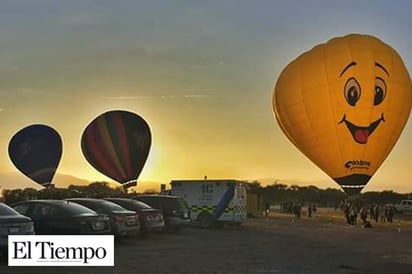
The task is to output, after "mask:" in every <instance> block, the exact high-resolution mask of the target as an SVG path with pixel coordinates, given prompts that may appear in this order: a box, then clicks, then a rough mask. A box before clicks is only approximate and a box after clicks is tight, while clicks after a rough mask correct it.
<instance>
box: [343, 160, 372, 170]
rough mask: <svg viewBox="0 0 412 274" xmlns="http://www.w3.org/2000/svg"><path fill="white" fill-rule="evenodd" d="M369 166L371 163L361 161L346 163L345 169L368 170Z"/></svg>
mask: <svg viewBox="0 0 412 274" xmlns="http://www.w3.org/2000/svg"><path fill="white" fill-rule="evenodd" d="M370 165H371V162H368V161H363V160H354V161H347V162H346V163H345V167H346V168H349V169H353V168H363V169H368V168H369V166H370Z"/></svg>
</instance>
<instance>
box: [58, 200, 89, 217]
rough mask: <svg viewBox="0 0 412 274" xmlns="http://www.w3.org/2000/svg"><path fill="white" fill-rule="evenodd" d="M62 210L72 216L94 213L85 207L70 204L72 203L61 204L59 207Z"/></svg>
mask: <svg viewBox="0 0 412 274" xmlns="http://www.w3.org/2000/svg"><path fill="white" fill-rule="evenodd" d="M60 206H61V207H62V208H63V209H64V210H66V211H67V212H70V213H71V214H73V215H77V214H85V213H89V214H90V213H95V212H94V211H93V210H91V209H90V208H87V207H85V206H82V205H79V204H76V203H72V202H67V203H62V204H61V205H60Z"/></svg>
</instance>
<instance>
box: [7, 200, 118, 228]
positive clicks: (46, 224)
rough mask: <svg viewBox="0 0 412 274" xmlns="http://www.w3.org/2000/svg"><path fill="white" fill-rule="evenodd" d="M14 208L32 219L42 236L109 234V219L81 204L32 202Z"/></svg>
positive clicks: (19, 203)
mask: <svg viewBox="0 0 412 274" xmlns="http://www.w3.org/2000/svg"><path fill="white" fill-rule="evenodd" d="M12 207H13V208H14V209H15V210H16V211H17V212H19V213H20V214H23V215H26V216H28V217H30V218H31V219H32V220H33V222H34V230H35V232H36V234H40V235H60V234H62V235H81V234H108V233H109V232H110V224H109V219H108V218H107V216H106V215H103V214H97V213H96V212H94V211H93V210H90V209H89V208H87V207H84V206H81V205H79V204H76V203H73V202H69V201H64V200H30V201H23V202H18V203H15V204H13V205H12Z"/></svg>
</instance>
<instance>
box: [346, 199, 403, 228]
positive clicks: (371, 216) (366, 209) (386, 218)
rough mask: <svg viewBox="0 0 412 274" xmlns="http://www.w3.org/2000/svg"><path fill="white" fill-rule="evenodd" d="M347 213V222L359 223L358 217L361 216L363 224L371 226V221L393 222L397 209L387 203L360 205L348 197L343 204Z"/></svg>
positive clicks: (351, 223)
mask: <svg viewBox="0 0 412 274" xmlns="http://www.w3.org/2000/svg"><path fill="white" fill-rule="evenodd" d="M342 209H343V212H344V214H345V218H346V222H347V223H348V224H350V225H356V224H357V218H358V216H359V217H360V219H361V221H362V225H363V226H365V227H371V226H372V225H371V221H374V222H375V223H378V222H381V223H385V222H389V223H392V222H393V217H394V216H395V214H396V209H395V207H394V206H393V205H391V204H386V205H377V204H372V205H358V204H357V203H355V202H354V201H353V200H351V199H347V200H346V202H345V203H344V205H343V206H342Z"/></svg>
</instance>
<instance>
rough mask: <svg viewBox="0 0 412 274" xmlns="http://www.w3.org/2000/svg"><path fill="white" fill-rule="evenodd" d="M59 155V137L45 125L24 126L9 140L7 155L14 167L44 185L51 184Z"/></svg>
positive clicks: (60, 147) (60, 151) (60, 141)
mask: <svg viewBox="0 0 412 274" xmlns="http://www.w3.org/2000/svg"><path fill="white" fill-rule="evenodd" d="M61 156H62V140H61V137H60V135H59V134H58V133H57V131H55V130H54V129H53V128H51V127H49V126H46V125H31V126H28V127H25V128H23V129H21V130H20V131H18V132H17V133H16V134H15V135H14V136H13V137H12V138H11V140H10V142H9V157H10V159H11V161H12V162H13V164H14V165H15V166H16V168H17V169H18V170H19V171H20V172H22V173H23V174H24V175H26V176H27V177H29V178H30V179H32V180H33V181H35V182H36V183H39V184H41V185H42V186H45V187H47V186H49V185H50V184H51V181H52V179H53V177H54V174H55V173H56V169H57V166H58V164H59V162H60V159H61Z"/></svg>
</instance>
